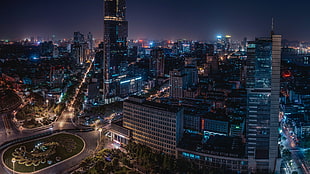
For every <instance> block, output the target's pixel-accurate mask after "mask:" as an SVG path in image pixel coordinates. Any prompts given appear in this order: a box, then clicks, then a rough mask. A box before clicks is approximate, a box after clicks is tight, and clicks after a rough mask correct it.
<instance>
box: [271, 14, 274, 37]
mask: <svg viewBox="0 0 310 174" xmlns="http://www.w3.org/2000/svg"><path fill="white" fill-rule="evenodd" d="M271 35H274V19H273V17H272V18H271Z"/></svg>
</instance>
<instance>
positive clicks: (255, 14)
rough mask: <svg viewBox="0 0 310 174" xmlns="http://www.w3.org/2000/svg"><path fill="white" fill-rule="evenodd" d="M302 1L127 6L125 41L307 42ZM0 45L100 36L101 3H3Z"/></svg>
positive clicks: (204, 0) (309, 29) (132, 0)
mask: <svg viewBox="0 0 310 174" xmlns="http://www.w3.org/2000/svg"><path fill="white" fill-rule="evenodd" d="M309 5H310V1H306V0H303V1H301V0H295V1H285V0H237V1H234V0H219V1H218V0H127V20H128V21H129V39H144V38H148V39H179V38H180V39H198V40H214V39H215V37H216V35H217V34H230V35H232V36H233V39H242V38H243V37H248V38H249V39H253V38H254V37H256V36H267V35H268V34H269V31H270V28H271V18H272V17H274V18H275V24H276V27H275V28H276V33H279V34H282V35H283V37H284V38H286V39H289V40H307V41H310V20H309V19H310V13H309ZM0 24H1V25H0V39H9V40H15V39H22V38H25V37H29V36H45V37H46V36H48V35H49V36H51V35H53V34H55V35H56V38H57V39H62V38H65V37H66V38H71V37H72V35H73V32H74V31H81V32H82V33H85V34H86V33H87V32H88V31H90V32H92V33H93V34H94V36H95V38H102V35H103V0H1V3H0Z"/></svg>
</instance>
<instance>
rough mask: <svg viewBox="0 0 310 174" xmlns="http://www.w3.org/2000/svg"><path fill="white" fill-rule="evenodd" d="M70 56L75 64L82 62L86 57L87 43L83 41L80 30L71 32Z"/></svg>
mask: <svg viewBox="0 0 310 174" xmlns="http://www.w3.org/2000/svg"><path fill="white" fill-rule="evenodd" d="M71 49H72V50H71V54H72V57H73V58H74V59H75V61H76V64H82V63H83V62H85V61H86V59H87V43H85V39H84V35H83V34H82V33H80V32H74V33H73V45H72V47H71Z"/></svg>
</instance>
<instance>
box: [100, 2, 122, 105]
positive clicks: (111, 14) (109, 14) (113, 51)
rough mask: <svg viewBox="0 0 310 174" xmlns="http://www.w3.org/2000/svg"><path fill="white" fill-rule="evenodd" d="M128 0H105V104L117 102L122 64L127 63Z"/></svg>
mask: <svg viewBox="0 0 310 174" xmlns="http://www.w3.org/2000/svg"><path fill="white" fill-rule="evenodd" d="M125 14H126V0H104V54H103V56H104V57H103V73H104V74H103V83H104V84H103V92H104V93H103V99H104V103H106V104H108V103H112V102H114V101H116V100H117V98H118V94H117V89H116V88H117V82H116V79H117V77H118V76H119V74H120V70H121V63H123V62H126V61H127V56H128V55H127V36H128V22H127V21H126V16H125Z"/></svg>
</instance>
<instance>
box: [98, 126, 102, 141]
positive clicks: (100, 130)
mask: <svg viewBox="0 0 310 174" xmlns="http://www.w3.org/2000/svg"><path fill="white" fill-rule="evenodd" d="M98 131H99V133H100V134H99V135H100V136H99V142H101V132H102V128H99V129H98Z"/></svg>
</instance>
